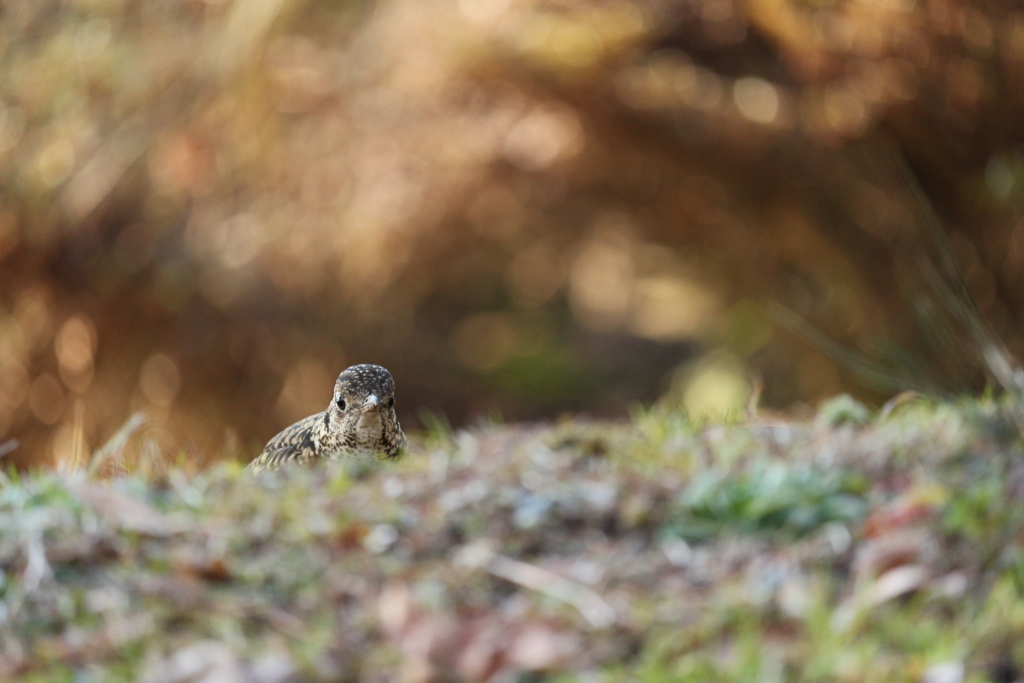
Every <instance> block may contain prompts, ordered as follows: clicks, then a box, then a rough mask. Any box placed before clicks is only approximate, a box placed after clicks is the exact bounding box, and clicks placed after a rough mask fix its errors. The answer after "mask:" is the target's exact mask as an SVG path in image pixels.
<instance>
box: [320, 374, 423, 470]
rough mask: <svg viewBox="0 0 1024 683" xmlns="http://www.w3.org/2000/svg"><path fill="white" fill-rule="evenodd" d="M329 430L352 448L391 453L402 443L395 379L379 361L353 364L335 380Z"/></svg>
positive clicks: (398, 448)
mask: <svg viewBox="0 0 1024 683" xmlns="http://www.w3.org/2000/svg"><path fill="white" fill-rule="evenodd" d="M327 414H328V419H329V420H330V424H331V428H332V431H336V433H339V434H340V435H341V438H343V439H344V440H345V442H346V443H347V444H348V445H350V446H351V447H353V448H357V449H362V450H367V451H375V452H382V453H384V454H385V455H387V456H389V457H392V456H394V455H397V453H398V451H399V450H400V449H401V447H402V446H403V445H404V437H402V432H401V428H400V427H399V426H398V419H397V418H396V416H395V380H394V378H392V377H391V373H390V372H388V371H387V370H386V369H385V368H382V367H381V366H379V365H370V364H364V365H353V366H352V367H350V368H347V369H346V370H344V371H343V372H342V373H341V374H340V375H339V376H338V381H337V382H335V384H334V398H333V399H332V401H331V405H330V406H329V407H328V409H327Z"/></svg>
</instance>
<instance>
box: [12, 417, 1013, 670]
mask: <svg viewBox="0 0 1024 683" xmlns="http://www.w3.org/2000/svg"><path fill="white" fill-rule="evenodd" d="M1014 424H1015V423H1014V421H1013V419H1011V407H1010V406H1008V405H1005V404H998V403H995V402H991V401H988V402H973V401H972V402H966V401H965V402H961V403H957V404H934V403H927V402H918V403H911V404H907V405H903V406H900V407H898V408H896V409H895V410H894V411H893V412H892V413H891V414H889V415H888V416H886V417H871V416H867V415H865V414H864V413H863V412H862V411H861V409H859V407H858V406H856V405H851V404H848V403H845V402H843V401H842V400H837V401H835V402H833V403H832V404H831V405H829V406H827V407H826V408H824V409H823V410H822V413H821V414H820V415H819V416H818V418H817V419H816V420H812V421H809V422H774V423H773V422H764V421H751V422H748V423H745V424H736V425H708V426H696V425H694V424H692V423H690V422H688V421H686V420H684V419H682V418H681V417H679V416H678V415H673V414H667V413H665V414H662V413H657V412H651V413H646V414H642V415H637V416H636V417H635V419H634V420H633V422H632V424H629V425H626V424H622V425H610V424H590V423H579V422H566V423H564V424H560V425H557V426H552V427H522V426H515V427H501V426H493V427H487V428H482V429H480V430H477V431H474V432H465V433H459V434H456V435H454V436H452V437H442V436H434V437H431V438H428V439H427V440H426V442H425V443H421V444H420V445H419V446H418V448H417V449H416V451H415V452H414V454H413V455H412V456H411V457H409V458H407V459H406V460H405V461H403V462H401V463H399V464H398V465H396V466H393V467H391V466H389V467H387V468H385V469H384V470H383V471H380V472H377V473H372V474H367V473H359V472H350V471H346V470H344V469H343V468H339V467H335V468H330V469H315V470H296V471H290V472H286V473H282V474H273V473H272V474H270V475H268V476H264V477H261V478H253V477H250V476H248V475H246V474H245V473H244V472H241V471H240V470H239V469H238V468H237V467H234V466H225V467H221V468H217V469H214V470H212V471H209V472H206V473H203V474H201V475H198V476H194V477H187V476H185V475H184V474H182V473H180V472H171V473H170V474H168V475H167V476H165V477H163V478H162V479H161V480H160V481H156V482H146V481H143V480H141V479H138V478H124V479H118V480H115V481H111V482H100V481H95V480H90V479H88V478H87V477H86V476H85V475H56V474H38V475H33V476H30V477H23V478H20V479H19V478H17V477H12V480H11V481H4V482H3V485H2V487H0V568H2V573H0V594H2V595H3V603H2V605H0V679H3V680H10V679H14V678H18V679H21V680H29V681H32V680H38V681H60V680H67V681H72V680H75V681H88V680H96V681H99V680H103V681H106V680H138V679H140V678H141V679H142V680H147V681H186V680H207V681H220V680H224V681H236V680H237V681H245V680H252V681H265V682H270V681H285V680H296V681H297V680H356V679H358V680H371V681H392V680H409V681H423V680H432V679H442V680H450V679H452V678H455V679H465V680H517V679H518V680H557V681H576V680H584V681H633V680H639V681H651V682H654V681H711V680H714V681H755V680H756V681H876V682H880V681H921V680H925V681H930V682H933V683H939V682H941V681H951V682H953V681H957V680H967V681H989V680H995V681H999V680H1006V681H1010V680H1013V679H1014V677H1015V675H1016V674H1015V665H1014V662H1015V661H1020V662H1024V645H1022V643H1024V601H1022V600H1021V592H1022V591H1024V554H1022V548H1024V533H1022V532H1024V506H1021V504H1020V500H1019V499H1020V497H1021V493H1022V491H1024V463H1022V460H1021V442H1020V439H1019V438H1018V436H1017V430H1016V429H1015V427H1014ZM961 667H962V671H963V674H962V676H961V675H959V673H960V671H961ZM204 671H205V672H206V673H205V674H202V672H204ZM203 675H206V676H207V678H203V677H202V676H203ZM523 676H525V678H523ZM517 677H518V678H517Z"/></svg>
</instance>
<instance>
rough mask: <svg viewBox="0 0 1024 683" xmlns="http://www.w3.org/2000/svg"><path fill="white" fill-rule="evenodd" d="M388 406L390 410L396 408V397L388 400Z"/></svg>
mask: <svg viewBox="0 0 1024 683" xmlns="http://www.w3.org/2000/svg"><path fill="white" fill-rule="evenodd" d="M387 405H388V408H394V407H395V397H394V396H392V397H391V398H389V399H388V404H387Z"/></svg>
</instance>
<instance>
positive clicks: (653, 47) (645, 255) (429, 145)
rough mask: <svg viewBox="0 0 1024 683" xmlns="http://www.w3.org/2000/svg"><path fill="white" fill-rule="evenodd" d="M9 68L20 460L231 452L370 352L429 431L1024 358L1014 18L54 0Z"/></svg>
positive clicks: (410, 417)
mask: <svg viewBox="0 0 1024 683" xmlns="http://www.w3.org/2000/svg"><path fill="white" fill-rule="evenodd" d="M0 74H2V78H0V444H3V445H2V446H0V448H3V449H5V450H9V449H10V447H11V444H13V443H14V442H13V441H12V439H17V440H18V441H19V443H20V444H21V445H20V447H18V448H17V449H16V450H14V452H13V453H10V454H8V455H7V456H6V457H7V458H8V459H12V460H13V461H14V462H17V463H19V464H21V465H28V464H30V463H37V464H41V465H49V464H53V463H54V462H55V460H56V454H58V453H59V454H63V455H62V457H67V456H66V454H68V453H73V454H76V455H74V457H75V458H80V457H81V456H82V454H84V453H87V452H89V451H90V450H92V449H94V448H96V447H97V446H98V445H99V444H102V443H105V442H106V441H107V440H108V438H109V437H110V436H111V434H113V433H114V432H115V431H116V430H117V429H119V428H120V426H121V425H122V424H124V422H125V420H127V419H128V416H129V415H131V414H132V413H133V412H134V411H137V410H142V411H144V412H145V413H146V414H147V415H148V416H149V420H150V421H149V422H148V423H147V426H146V427H145V428H144V431H145V433H146V434H147V437H146V438H145V439H142V440H141V442H140V443H142V444H143V445H142V446H139V451H140V452H139V453H138V454H137V456H138V457H140V458H141V457H143V456H144V455H146V453H143V452H142V451H146V449H148V451H149V452H153V451H154V450H156V451H160V452H163V453H167V452H174V453H177V452H184V453H185V454H186V456H187V458H188V459H192V460H195V461H197V462H205V461H209V460H212V459H219V458H222V457H239V458H243V459H244V458H246V457H248V455H250V454H251V453H253V452H254V451H255V450H257V449H258V448H259V446H260V445H261V444H262V443H263V441H264V440H265V439H266V438H267V437H269V436H270V435H272V434H273V433H275V432H276V431H277V430H278V429H279V428H280V427H282V426H284V425H286V424H288V423H290V422H291V421H293V420H295V419H298V418H301V417H303V416H305V415H307V414H309V413H312V412H315V411H317V410H320V409H322V407H323V404H324V403H325V400H326V398H327V397H328V395H329V391H330V386H331V382H332V380H333V378H334V377H335V376H336V375H337V373H338V372H339V371H340V370H341V369H342V368H344V367H345V366H346V365H348V364H351V363H356V362H377V363H381V364H384V365H386V366H388V367H389V368H390V369H391V370H392V372H393V374H394V375H395V376H396V378H397V380H398V387H399V409H400V414H401V416H402V418H403V420H404V421H405V422H406V424H408V425H410V426H414V425H415V416H416V414H417V411H418V410H419V409H428V410H431V411H434V412H437V413H444V414H446V415H448V416H450V419H451V420H452V421H453V423H455V424H463V423H465V422H467V421H468V420H471V419H472V418H473V417H474V416H479V415H487V414H493V413H501V414H503V415H506V416H508V417H510V418H537V417H546V416H551V415H553V414H556V413H558V412H560V411H586V412H589V413H593V414H599V415H623V414H625V411H626V408H627V406H628V405H629V404H630V403H631V402H633V401H643V402H648V403H649V402H651V401H653V400H655V399H656V398H658V397H659V396H662V395H666V394H667V395H669V396H670V400H672V401H674V402H676V403H677V404H678V405H682V406H685V407H686V408H687V409H689V410H690V412H691V413H694V414H696V413H699V412H701V411H705V410H707V411H712V412H719V413H721V412H729V411H735V410H737V409H738V408H740V407H742V406H743V405H744V403H745V402H746V401H747V400H748V398H749V397H750V396H749V395H750V394H752V393H753V394H756V395H757V397H758V398H759V399H760V403H761V405H764V406H768V407H788V406H792V405H793V404H795V403H799V402H811V401H815V400H818V399H820V398H821V397H823V396H829V395H833V394H835V393H837V392H839V391H849V392H853V393H854V394H855V395H856V396H857V397H858V398H860V399H862V400H868V401H881V400H884V399H885V398H887V397H888V396H889V395H891V394H892V393H895V392H896V391H899V390H902V389H926V390H930V391H936V392H947V393H953V392H963V391H977V390H979V389H981V388H982V387H984V386H985V385H986V383H989V382H992V381H993V379H996V380H999V381H1002V382H1003V384H1004V385H1005V384H1006V382H1005V381H1004V379H1005V377H1004V376H1005V375H1006V374H1007V373H1006V372H1003V371H1002V370H1000V367H1001V366H1000V367H997V365H998V364H994V363H993V360H992V359H993V358H995V359H997V360H998V359H1003V360H1005V359H1007V358H1013V357H1015V356H1019V355H1020V353H1021V351H1022V350H1024V336H1022V329H1021V326H1020V322H1019V321H1020V320H1021V313H1022V310H1021V308H1022V302H1024V300H1022V298H1021V296H1022V295H1021V292H1022V291H1024V288H1022V287H1021V284H1022V281H1021V277H1022V276H1021V273H1024V229H1022V227H1021V226H1022V225H1024V223H1022V222H1021V208H1022V205H1024V155H1022V153H1021V149H1022V141H1024V129H1022V127H1021V122H1022V121H1024V111H1022V110H1024V95H1022V93H1021V89H1020V88H1017V87H1015V84H1017V83H1019V82H1021V81H1022V79H1024V13H1022V12H1021V11H1020V10H1019V9H1017V8H1014V7H1012V6H1011V5H1007V4H1005V3H998V2H989V1H987V0H970V1H959V0H934V1H932V2H928V3H883V2H876V1H875V0H851V1H849V2H815V3H807V2H802V1H801V0H752V1H750V2H743V3H740V2H735V1H734V0H665V1H663V2H647V1H646V0H607V1H603V2H592V3H570V2H561V1H558V0H373V1H371V0H346V1H345V2H326V1H322V0H306V1H300V0H268V1H266V2H241V1H233V0H189V1H188V2H181V3H161V2H156V1H155V0H70V1H66V2H57V0H44V1H39V2H30V3H25V2H23V3H8V4H7V5H5V6H4V7H3V9H2V11H0ZM918 186H920V189H921V191H922V192H921V193H918V192H917V188H918ZM932 209H934V210H935V212H936V214H937V218H933V217H930V212H931V210H932ZM961 274H962V277H961ZM961 279H962V281H961ZM767 302H773V303H774V304H775V305H777V306H778V310H785V311H787V312H788V314H789V317H788V318H787V319H788V320H790V322H793V321H803V323H806V325H805V328H801V324H803V323H800V322H797V323H794V325H790V327H791V328H792V329H802V330H803V332H804V334H803V336H804V337H806V338H812V339H816V341H817V342H821V343H816V345H808V343H807V341H806V339H801V338H800V335H793V334H792V333H791V332H787V331H784V330H782V331H780V330H779V329H776V328H775V327H774V326H773V324H772V322H771V316H770V315H769V314H768V311H767V308H766V306H765V304H766V303H767ZM808 330H810V332H808ZM815 333H817V334H819V335H820V338H815V337H814V334H815ZM994 339H999V340H1001V342H1000V343H993V340H994ZM823 340H824V341H823ZM830 344H832V346H830ZM1001 345H1005V347H1006V349H1008V351H1009V355H1002V351H1001V348H1000V346H1001ZM823 349H828V350H829V352H830V355H829V354H826V353H823ZM710 350H715V352H714V353H713V354H711V355H710V356H706V357H705V356H703V355H702V354H704V353H705V352H707V351H710ZM837 358H838V359H840V360H841V361H842V362H837V360H836V359H837ZM1004 365H1005V363H1004ZM1009 367H1010V369H1012V362H1011V363H1010V365H1009ZM1003 369H1004V370H1005V368H1003ZM754 402H755V403H756V401H754ZM145 444H151V445H150V446H145Z"/></svg>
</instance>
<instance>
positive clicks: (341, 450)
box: [249, 365, 406, 472]
mask: <svg viewBox="0 0 1024 683" xmlns="http://www.w3.org/2000/svg"><path fill="white" fill-rule="evenodd" d="M405 445H406V440H405V434H403V433H402V427H401V425H399V424H398V418H397V417H396V416H395V381H394V379H393V378H392V377H391V373H390V372H388V371H387V370H386V369H384V368H382V367H381V366H379V365H353V366H352V367H350V368H348V369H346V370H345V371H344V372H342V373H341V374H340V375H339V376H338V381H337V382H335V384H334V399H333V400H332V401H331V403H330V405H329V406H327V410H325V411H323V412H321V413H317V414H316V415H310V416H309V417H307V418H305V419H303V420H300V421H298V422H296V423H295V424H293V425H292V426H291V427H288V428H287V429H285V430H284V431H282V432H281V433H280V434H278V435H277V436H275V437H274V438H273V439H271V440H270V441H269V442H268V443H267V445H266V446H265V447H264V448H263V452H262V453H260V455H259V457H257V458H256V459H255V460H253V461H252V462H251V463H250V464H249V469H250V470H252V471H253V472H260V471H262V470H275V469H277V468H279V467H281V466H282V465H287V464H290V463H296V464H306V463H310V462H312V461H315V460H321V459H329V460H335V459H354V460H377V459H379V458H382V457H383V458H397V457H398V456H399V455H401V453H402V451H403V450H404V449H405Z"/></svg>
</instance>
